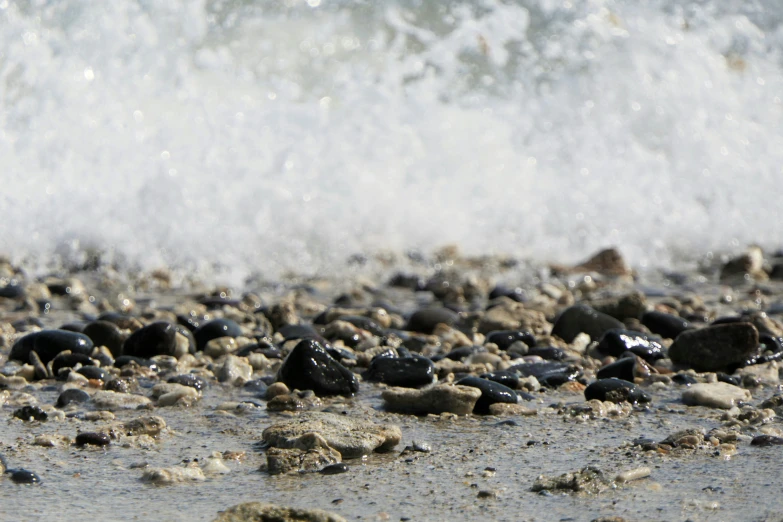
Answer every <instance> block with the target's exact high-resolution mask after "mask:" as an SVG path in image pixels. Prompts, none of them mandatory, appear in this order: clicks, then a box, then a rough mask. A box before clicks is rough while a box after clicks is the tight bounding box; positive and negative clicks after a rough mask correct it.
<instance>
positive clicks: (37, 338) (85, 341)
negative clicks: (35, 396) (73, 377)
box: [9, 330, 93, 364]
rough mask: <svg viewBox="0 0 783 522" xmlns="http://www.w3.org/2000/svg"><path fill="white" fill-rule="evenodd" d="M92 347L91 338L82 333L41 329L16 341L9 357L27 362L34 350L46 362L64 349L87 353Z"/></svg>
mask: <svg viewBox="0 0 783 522" xmlns="http://www.w3.org/2000/svg"><path fill="white" fill-rule="evenodd" d="M92 349H93V343H92V340H91V339H90V338H89V337H87V336H86V335H84V334H80V333H76V332H68V331H66V330H41V331H40V332H34V333H31V334H27V335H25V336H24V337H22V338H21V339H19V340H18V341H16V342H15V343H14V346H13V348H11V355H10V356H9V358H10V359H15V360H17V361H22V362H28V361H29V360H30V352H35V353H36V354H38V357H39V358H40V359H41V362H42V363H43V364H48V363H49V361H51V360H52V359H54V358H55V357H56V356H57V354H59V353H60V352H64V351H65V350H70V351H71V352H72V353H80V354H83V355H89V354H90V353H91V352H92Z"/></svg>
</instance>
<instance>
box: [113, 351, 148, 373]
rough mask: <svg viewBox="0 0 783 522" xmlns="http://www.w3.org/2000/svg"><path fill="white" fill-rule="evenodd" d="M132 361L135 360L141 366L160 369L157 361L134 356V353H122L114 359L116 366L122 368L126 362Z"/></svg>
mask: <svg viewBox="0 0 783 522" xmlns="http://www.w3.org/2000/svg"><path fill="white" fill-rule="evenodd" d="M132 362H135V363H136V364H138V365H139V366H146V367H147V368H150V369H152V370H155V371H158V365H157V364H156V363H155V361H152V360H150V359H144V358H143V357H134V356H132V355H120V356H119V357H117V358H116V359H115V360H114V367H115V368H122V367H123V366H125V365H126V364H130V363H132Z"/></svg>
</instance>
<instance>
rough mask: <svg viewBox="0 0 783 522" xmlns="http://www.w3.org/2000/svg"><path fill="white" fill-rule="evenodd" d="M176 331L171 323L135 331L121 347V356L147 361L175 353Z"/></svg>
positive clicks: (158, 324)
mask: <svg viewBox="0 0 783 522" xmlns="http://www.w3.org/2000/svg"><path fill="white" fill-rule="evenodd" d="M176 334H177V329H176V328H175V327H174V325H173V324H171V323H166V322H163V321H161V322H156V323H152V324H148V325H147V326H145V327H144V328H141V329H139V330H136V331H135V332H133V334H131V336H130V337H128V339H127V340H126V341H125V343H124V344H123V346H122V354H123V355H130V356H132V357H141V358H145V359H149V358H152V357H155V356H156V355H174V354H176V353H177V336H176Z"/></svg>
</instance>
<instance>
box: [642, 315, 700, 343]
mask: <svg viewBox="0 0 783 522" xmlns="http://www.w3.org/2000/svg"><path fill="white" fill-rule="evenodd" d="M642 324H643V325H644V326H646V327H647V329H648V330H650V331H651V332H652V333H654V334H656V335H660V336H661V337H663V338H664V339H676V338H677V336H678V335H680V334H681V333H682V332H684V331H686V330H690V329H692V328H693V326H692V325H691V323H689V322H688V321H686V320H685V319H683V318H682V317H679V316H676V315H671V314H666V313H663V312H656V311H652V312H645V313H643V314H642Z"/></svg>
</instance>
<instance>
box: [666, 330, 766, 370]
mask: <svg viewBox="0 0 783 522" xmlns="http://www.w3.org/2000/svg"><path fill="white" fill-rule="evenodd" d="M758 346H759V334H758V331H757V330H756V327H755V326H753V325H752V324H750V323H727V324H719V325H716V326H707V327H705V328H701V329H698V330H689V331H686V332H683V333H682V334H680V335H679V336H678V337H677V339H675V341H674V343H673V344H672V345H671V346H670V347H669V358H670V359H671V360H672V361H673V362H675V363H678V364H684V365H688V366H690V367H691V368H693V369H694V370H696V371H697V372H717V371H725V370H726V369H727V368H728V367H730V366H732V365H737V364H739V363H741V362H743V361H744V360H745V359H747V358H748V357H749V356H750V355H752V354H753V353H755V352H756V350H757V349H758Z"/></svg>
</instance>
